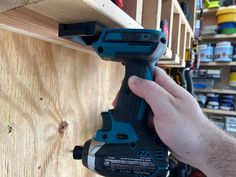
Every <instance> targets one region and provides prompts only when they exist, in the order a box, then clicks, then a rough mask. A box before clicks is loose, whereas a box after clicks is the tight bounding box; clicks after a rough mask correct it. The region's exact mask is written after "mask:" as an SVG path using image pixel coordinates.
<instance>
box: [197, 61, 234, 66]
mask: <svg viewBox="0 0 236 177" xmlns="http://www.w3.org/2000/svg"><path fill="white" fill-rule="evenodd" d="M200 66H236V62H235V61H234V62H209V63H201V64H200Z"/></svg>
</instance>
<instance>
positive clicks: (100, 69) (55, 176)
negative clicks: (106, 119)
mask: <svg viewBox="0 0 236 177" xmlns="http://www.w3.org/2000/svg"><path fill="white" fill-rule="evenodd" d="M123 72H124V71H123V67H122V66H121V64H119V63H111V62H104V61H102V60H100V59H99V58H98V57H96V56H94V55H89V54H86V53H82V52H78V51H75V50H72V49H68V48H63V47H60V46H57V45H54V44H50V43H47V42H43V41H40V40H37V39H33V38H30V37H26V36H23V35H19V34H15V33H12V32H7V31H3V30H0V159H1V160H0V176H1V177H94V176H97V175H95V174H93V173H92V172H90V171H88V170H87V169H85V168H84V167H83V166H82V163H81V162H80V161H74V160H73V159H72V153H71V152H70V151H71V150H72V149H73V147H74V146H75V145H82V144H83V142H84V141H85V140H87V139H89V138H91V137H92V136H93V135H94V133H95V131H96V129H98V128H100V126H101V119H100V112H101V111H104V110H107V109H108V108H111V102H112V100H113V98H114V96H115V94H116V92H117V91H118V89H119V87H120V82H121V79H122V77H123Z"/></svg>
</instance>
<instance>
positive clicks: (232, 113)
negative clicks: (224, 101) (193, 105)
mask: <svg viewBox="0 0 236 177" xmlns="http://www.w3.org/2000/svg"><path fill="white" fill-rule="evenodd" d="M202 111H203V112H204V113H210V114H222V115H232V116H236V111H224V110H214V109H207V108H202Z"/></svg>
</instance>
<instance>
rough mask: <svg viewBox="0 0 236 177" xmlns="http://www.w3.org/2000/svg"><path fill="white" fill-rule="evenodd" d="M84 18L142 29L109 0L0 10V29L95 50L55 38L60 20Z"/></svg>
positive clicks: (49, 0) (63, 0) (48, 1)
mask: <svg viewBox="0 0 236 177" xmlns="http://www.w3.org/2000/svg"><path fill="white" fill-rule="evenodd" d="M78 12H79V13H78ZM84 21H99V22H101V23H103V24H105V25H106V26H109V27H125V28H143V27H142V26H141V25H140V24H139V23H137V22H136V21H135V20H134V19H133V18H131V17H130V16H129V15H128V14H127V13H125V12H124V11H123V10H121V9H120V8H118V7H117V6H116V5H115V4H114V3H113V2H112V1H110V0H56V1H55V0H43V1H39V2H37V3H33V4H30V5H27V6H24V7H20V8H16V9H12V10H8V11H5V12H2V13H0V28H2V29H6V30H9V31H13V32H17V33H20V34H24V35H27V36H31V37H35V38H38V39H41V40H45V41H48V42H52V43H55V44H59V45H62V46H64V47H69V48H72V49H76V50H79V51H81V50H82V51H84V52H88V53H95V52H93V51H92V50H91V48H90V47H84V46H81V45H79V44H75V43H72V42H70V41H67V40H65V39H62V38H59V37H58V24H59V23H78V22H84Z"/></svg>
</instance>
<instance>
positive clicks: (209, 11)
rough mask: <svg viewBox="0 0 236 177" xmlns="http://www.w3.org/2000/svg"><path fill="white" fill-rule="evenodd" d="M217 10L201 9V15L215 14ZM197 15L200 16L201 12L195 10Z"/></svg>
mask: <svg viewBox="0 0 236 177" xmlns="http://www.w3.org/2000/svg"><path fill="white" fill-rule="evenodd" d="M217 10H218V8H214V9H203V14H204V15H206V14H207V15H213V14H215V13H216V12H217ZM196 12H197V14H201V10H197V11H196Z"/></svg>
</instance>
